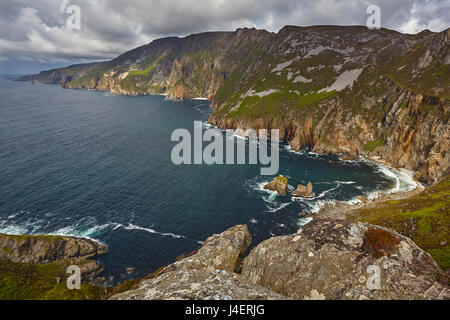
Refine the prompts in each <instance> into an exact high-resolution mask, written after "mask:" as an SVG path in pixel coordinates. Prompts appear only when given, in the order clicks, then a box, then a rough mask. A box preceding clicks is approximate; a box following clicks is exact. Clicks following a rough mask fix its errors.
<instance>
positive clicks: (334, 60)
mask: <svg viewBox="0 0 450 320" xmlns="http://www.w3.org/2000/svg"><path fill="white" fill-rule="evenodd" d="M449 35H450V30H446V31H444V32H442V33H440V34H435V33H431V32H424V33H422V34H419V35H415V36H409V35H402V34H398V33H396V32H393V31H389V30H384V29H382V30H379V31H369V30H367V29H365V28H361V27H345V28H341V27H335V28H331V27H313V28H297V27H286V28H284V29H283V30H281V31H280V33H279V34H278V35H277V41H275V42H274V44H273V46H272V47H271V48H270V49H269V50H268V53H267V54H266V55H265V57H264V59H263V61H257V62H254V63H253V64H252V65H251V66H249V67H248V69H247V70H246V71H245V73H244V74H243V76H242V77H239V80H238V81H236V82H235V83H225V85H224V86H222V87H221V88H220V89H219V91H218V93H217V95H216V97H215V100H214V101H213V106H214V107H215V108H216V110H215V112H214V113H213V114H212V116H211V119H210V123H211V124H213V125H216V126H218V127H220V128H223V129H242V130H241V131H245V130H246V129H250V128H252V129H262V128H269V129H279V130H280V138H281V139H285V140H287V141H289V142H290V144H291V147H292V148H293V149H295V150H299V149H302V148H312V149H313V151H315V152H318V153H343V154H345V155H347V156H348V157H356V156H358V155H362V156H365V157H368V158H370V157H375V156H376V157H379V158H381V159H382V160H385V161H387V162H388V163H391V164H392V165H394V166H399V167H405V168H407V169H410V170H414V171H416V172H418V175H417V178H418V179H420V180H422V181H424V182H426V183H430V184H433V183H435V182H437V180H438V179H439V178H440V177H441V176H442V174H443V173H444V172H445V170H446V169H447V168H448V165H449V153H448V149H449V144H448V141H449V138H450V126H449V124H448V118H449V115H450V113H449V96H450V72H449V69H448V68H449V61H450V50H449V44H450V42H449Z"/></svg>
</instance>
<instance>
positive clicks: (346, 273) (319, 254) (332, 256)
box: [242, 219, 450, 299]
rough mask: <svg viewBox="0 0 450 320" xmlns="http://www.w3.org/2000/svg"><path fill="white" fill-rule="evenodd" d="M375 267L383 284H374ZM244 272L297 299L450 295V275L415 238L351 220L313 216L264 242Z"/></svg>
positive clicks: (414, 297)
mask: <svg viewBox="0 0 450 320" xmlns="http://www.w3.org/2000/svg"><path fill="white" fill-rule="evenodd" d="M373 270H379V271H380V288H379V289H374V287H373V286H368V283H369V284H372V285H373V284H374V282H372V281H373V280H374V279H375V278H374V277H373V272H374V271H373ZM242 276H243V277H244V278H246V279H248V280H249V281H250V282H252V283H254V284H257V285H261V286H264V287H266V288H269V289H271V290H273V291H275V292H278V293H280V294H282V295H285V296H288V297H291V298H294V299H448V298H450V290H449V287H448V277H447V276H446V275H445V274H443V272H442V270H441V269H440V268H439V267H438V266H437V265H436V263H435V262H434V260H433V259H432V258H431V257H430V256H429V255H428V254H427V253H426V252H424V251H423V250H422V249H420V248H419V247H417V245H416V244H414V242H412V241H411V240H410V239H409V238H406V237H404V236H401V235H399V234H397V233H396V232H393V231H391V230H389V229H385V228H382V227H377V226H373V225H369V224H363V223H353V222H350V221H347V220H332V219H317V220H313V222H311V223H309V224H308V225H306V226H305V227H303V228H302V229H300V230H299V232H298V235H296V236H282V237H273V238H271V239H269V240H266V241H264V242H262V243H261V244H259V245H258V246H257V247H256V248H254V249H253V250H252V252H251V253H250V254H249V255H248V256H247V257H246V258H245V259H244V262H243V267H242ZM375 285H376V282H375ZM375 288H376V287H375Z"/></svg>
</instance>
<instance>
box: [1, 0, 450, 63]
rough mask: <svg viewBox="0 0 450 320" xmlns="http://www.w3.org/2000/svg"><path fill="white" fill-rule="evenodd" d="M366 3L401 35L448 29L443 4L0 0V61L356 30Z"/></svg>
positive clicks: (431, 0) (446, 0) (446, 2)
mask: <svg viewBox="0 0 450 320" xmlns="http://www.w3.org/2000/svg"><path fill="white" fill-rule="evenodd" d="M370 3H373V4H377V5H378V6H380V8H381V13H382V25H383V26H384V27H387V28H391V29H396V30H399V31H402V32H408V33H417V32H419V31H421V30H423V29H425V28H428V29H430V30H432V31H441V30H443V29H446V28H448V27H449V24H450V23H449V17H450V12H449V10H450V0H426V1H419V0H398V1H391V0H373V1H366V0H347V1H344V0H317V1H309V0H151V1H143V0H141V1H140V0H127V1H123V0H108V1H107V0H32V1H31V0H17V1H10V0H0V53H1V57H3V58H2V59H5V58H14V59H15V58H17V57H19V56H22V57H28V58H30V59H41V60H43V61H64V60H67V61H69V60H70V61H72V60H74V59H78V60H79V59H82V58H85V59H88V60H101V59H110V58H113V57H115V56H117V55H118V54H121V53H123V52H125V51H127V50H130V49H132V48H135V47H137V46H140V45H143V44H146V43H148V42H150V41H151V40H153V39H155V38H159V37H165V36H173V35H178V36H184V35H188V34H191V33H196V32H202V31H211V30H235V29H236V28H238V27H253V26H255V27H258V28H265V29H268V30H269V31H278V30H279V29H280V28H282V27H283V26H284V25H288V24H291V25H302V26H306V25H317V24H339V25H354V24H364V23H365V21H366V19H367V14H366V9H367V6H368V5H369V4H370ZM69 5H78V6H79V7H80V8H81V30H80V31H72V30H68V29H67V27H66V26H65V20H66V19H67V18H68V14H66V13H65V8H67V7H68V6H69ZM0 61H1V60H0ZM3 61H5V60H3Z"/></svg>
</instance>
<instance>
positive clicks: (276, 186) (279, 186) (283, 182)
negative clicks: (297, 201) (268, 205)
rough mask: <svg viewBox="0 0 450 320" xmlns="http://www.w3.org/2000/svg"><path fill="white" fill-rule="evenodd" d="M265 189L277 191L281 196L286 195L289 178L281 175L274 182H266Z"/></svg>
mask: <svg viewBox="0 0 450 320" xmlns="http://www.w3.org/2000/svg"><path fill="white" fill-rule="evenodd" d="M264 189H266V190H272V191H276V192H277V193H278V194H279V195H280V196H284V195H286V193H287V190H288V178H286V177H285V176H283V175H279V176H278V177H276V178H275V179H274V180H273V181H272V182H270V183H268V184H266V185H265V186H264Z"/></svg>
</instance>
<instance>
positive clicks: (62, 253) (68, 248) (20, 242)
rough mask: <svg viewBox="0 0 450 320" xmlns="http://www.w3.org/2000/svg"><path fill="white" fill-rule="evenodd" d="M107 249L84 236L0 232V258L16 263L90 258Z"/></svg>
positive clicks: (39, 262) (42, 262)
mask: <svg viewBox="0 0 450 320" xmlns="http://www.w3.org/2000/svg"><path fill="white" fill-rule="evenodd" d="M107 250H108V249H107V247H106V246H105V245H103V244H100V243H98V242H96V241H93V240H90V239H86V238H74V237H62V236H28V235H26V236H25V235H24V236H17V235H6V234H0V259H7V260H10V261H12V262H16V263H33V264H45V263H50V262H54V261H56V260H63V259H71V258H90V257H93V256H96V255H101V254H104V253H106V252H107Z"/></svg>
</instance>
